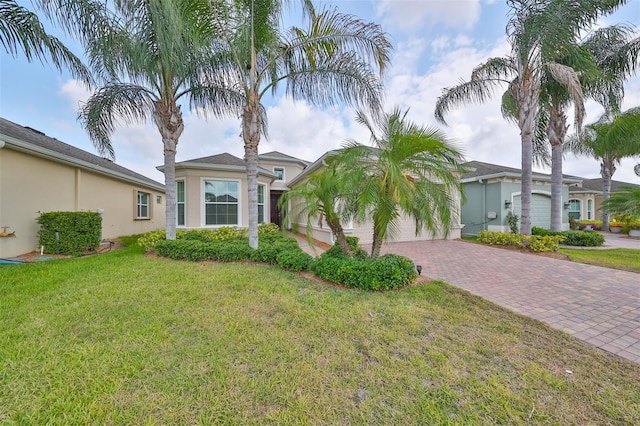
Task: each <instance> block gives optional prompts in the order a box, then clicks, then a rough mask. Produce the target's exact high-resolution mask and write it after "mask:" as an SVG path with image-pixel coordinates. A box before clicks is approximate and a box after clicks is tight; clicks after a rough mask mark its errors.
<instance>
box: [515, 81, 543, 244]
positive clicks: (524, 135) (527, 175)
mask: <svg viewBox="0 0 640 426" xmlns="http://www.w3.org/2000/svg"><path fill="white" fill-rule="evenodd" d="M521 75H522V82H521V83H520V84H519V87H518V93H517V102H518V125H519V127H520V138H521V144H522V177H521V189H520V202H521V213H520V233H521V234H523V235H531V194H532V183H533V182H532V181H533V136H534V132H535V127H536V113H537V105H538V95H539V93H540V85H539V84H537V85H536V84H535V78H534V76H533V75H532V72H531V71H527V72H526V73H521Z"/></svg>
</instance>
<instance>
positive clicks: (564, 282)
mask: <svg viewBox="0 0 640 426" xmlns="http://www.w3.org/2000/svg"><path fill="white" fill-rule="evenodd" d="M382 248H383V252H385V253H397V254H401V255H404V256H407V257H409V258H410V259H412V260H413V261H414V262H415V263H416V264H419V265H422V268H423V270H422V274H423V275H426V276H428V277H429V278H432V279H439V280H443V281H446V282H448V283H450V284H452V285H455V286H456V287H460V288H463V289H465V290H467V291H469V292H471V293H474V294H476V295H478V296H481V297H483V298H485V299H487V300H491V301H492V302H494V303H497V304H498V305H501V306H504V307H506V308H508V309H511V310H512V311H514V312H517V313H519V314H522V315H526V316H529V317H531V318H536V319H538V320H541V321H543V322H545V323H547V324H549V325H551V326H552V327H555V328H558V329H560V330H563V331H565V332H567V333H569V334H571V335H572V336H574V337H577V338H579V339H582V340H584V341H586V342H589V343H591V344H593V345H595V346H597V347H599V348H601V349H604V350H606V351H609V352H612V353H614V354H617V355H620V356H622V357H624V358H627V359H630V360H632V361H635V362H640V274H636V273H632V272H623V271H617V270H614V269H608V268H601V267H597V266H591V265H583V264H579V263H573V262H568V261H564V260H557V259H550V258H546V257H542V256H536V255H533V254H525V253H519V252H515V251H510V250H503V249H499V248H495V247H488V246H483V245H480V244H473V243H468V242H463V241H420V242H411V243H387V244H385V245H383V247H382Z"/></svg>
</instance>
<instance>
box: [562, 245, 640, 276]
mask: <svg viewBox="0 0 640 426" xmlns="http://www.w3.org/2000/svg"><path fill="white" fill-rule="evenodd" d="M560 252H562V253H564V254H566V255H567V256H569V260H572V261H574V262H580V263H587V264H589V265H596V266H604V267H606V268H613V269H621V270H623V271H632V272H640V250H634V249H624V248H618V249H606V250H572V249H560Z"/></svg>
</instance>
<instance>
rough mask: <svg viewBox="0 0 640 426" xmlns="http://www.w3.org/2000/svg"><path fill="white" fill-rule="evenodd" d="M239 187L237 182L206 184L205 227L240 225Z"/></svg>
mask: <svg viewBox="0 0 640 426" xmlns="http://www.w3.org/2000/svg"><path fill="white" fill-rule="evenodd" d="M239 186H240V185H239V183H238V182H237V181H223V180H206V181H205V182H204V210H205V211H204V216H205V225H239V223H238V222H239V221H238V199H239V193H240V191H239Z"/></svg>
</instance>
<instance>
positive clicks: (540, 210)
mask: <svg viewBox="0 0 640 426" xmlns="http://www.w3.org/2000/svg"><path fill="white" fill-rule="evenodd" d="M465 166H466V167H467V169H468V172H467V173H465V174H464V175H463V177H462V183H463V187H464V190H465V195H466V198H467V200H466V202H465V203H464V204H463V205H462V224H463V226H464V228H463V234H465V235H476V234H477V233H478V232H480V231H482V230H489V231H503V232H506V231H509V223H508V222H507V213H508V212H509V211H512V212H514V213H515V214H517V215H518V216H521V213H522V211H521V200H520V194H521V188H520V183H521V175H522V173H521V170H520V169H515V168H511V167H505V166H499V165H496V164H489V163H483V162H480V161H470V162H468V163H465ZM581 182H582V179H581V178H577V177H574V176H567V175H565V176H564V177H563V186H562V202H563V208H564V213H565V214H563V215H562V228H563V229H569V215H568V210H569V207H570V205H569V187H570V185H577V184H579V183H581ZM531 224H532V226H538V227H541V228H547V229H549V228H550V227H551V176H550V175H547V174H543V173H537V172H534V173H533V186H532V198H531Z"/></svg>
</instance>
